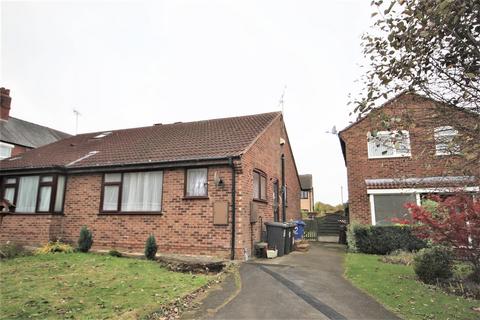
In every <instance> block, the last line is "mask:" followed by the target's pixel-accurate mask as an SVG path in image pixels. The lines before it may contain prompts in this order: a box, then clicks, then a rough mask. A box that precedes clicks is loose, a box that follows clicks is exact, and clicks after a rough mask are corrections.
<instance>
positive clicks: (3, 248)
mask: <svg viewBox="0 0 480 320" xmlns="http://www.w3.org/2000/svg"><path fill="white" fill-rule="evenodd" d="M31 254H32V252H30V251H28V250H26V249H25V248H24V247H23V246H21V245H19V244H18V243H14V242H10V241H8V242H7V243H5V244H2V245H0V259H13V258H16V257H24V256H29V255H31Z"/></svg>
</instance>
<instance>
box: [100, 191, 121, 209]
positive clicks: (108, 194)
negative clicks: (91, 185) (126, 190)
mask: <svg viewBox="0 0 480 320" xmlns="http://www.w3.org/2000/svg"><path fill="white" fill-rule="evenodd" d="M118 190H119V186H105V189H104V190H103V210H104V211H117V210H118Z"/></svg>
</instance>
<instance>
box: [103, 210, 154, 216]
mask: <svg viewBox="0 0 480 320" xmlns="http://www.w3.org/2000/svg"><path fill="white" fill-rule="evenodd" d="M98 215H99V216H129V215H136V216H139V215H144V216H161V215H163V211H159V212H149V211H117V212H99V213H98Z"/></svg>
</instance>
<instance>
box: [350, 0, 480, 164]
mask: <svg viewBox="0 0 480 320" xmlns="http://www.w3.org/2000/svg"><path fill="white" fill-rule="evenodd" d="M371 5H372V7H373V8H374V10H375V11H374V12H373V13H372V19H373V20H374V23H373V28H372V30H371V31H370V32H369V33H367V34H365V35H364V36H363V37H362V40H363V43H362V46H363V53H364V55H365V57H366V60H367V61H368V62H367V65H365V66H364V67H365V68H366V71H365V73H364V75H363V77H362V78H361V84H362V87H363V89H362V91H361V94H360V95H359V96H357V97H356V98H355V99H354V100H353V101H352V102H353V103H354V105H355V109H354V110H355V112H356V113H358V114H359V116H360V117H361V116H364V115H365V114H366V113H368V112H370V111H371V110H372V109H374V108H375V107H376V106H378V105H379V104H380V103H381V102H383V101H385V100H386V99H389V98H392V97H394V96H396V95H398V94H399V93H401V92H405V91H412V92H417V93H419V94H421V95H424V96H426V97H428V98H432V99H434V100H436V101H439V102H440V103H442V104H444V105H449V106H454V107H457V108H462V109H463V110H466V111H468V112H471V113H472V115H473V116H474V117H478V119H479V121H473V124H472V123H465V122H463V121H460V120H458V121H457V122H456V123H452V125H453V126H455V127H456V128H458V129H459V131H461V132H462V137H461V139H463V141H464V142H465V143H464V144H463V145H464V146H465V148H464V149H463V150H462V154H463V155H464V156H465V159H466V160H467V161H468V162H469V163H472V164H473V165H475V164H478V162H479V160H480V159H479V157H480V117H479V114H480V1H478V0H386V1H384V0H373V1H372V2H371ZM451 120H452V121H455V120H457V119H451ZM477 167H478V166H477Z"/></svg>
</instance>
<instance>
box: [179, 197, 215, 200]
mask: <svg viewBox="0 0 480 320" xmlns="http://www.w3.org/2000/svg"><path fill="white" fill-rule="evenodd" d="M208 199H210V198H209V197H208V196H200V197H192V196H185V197H183V198H182V200H208Z"/></svg>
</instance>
